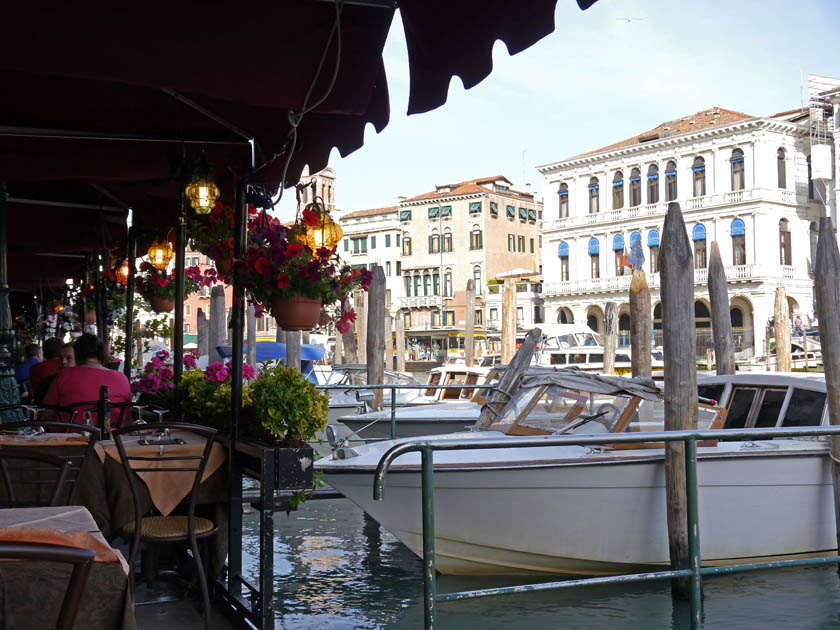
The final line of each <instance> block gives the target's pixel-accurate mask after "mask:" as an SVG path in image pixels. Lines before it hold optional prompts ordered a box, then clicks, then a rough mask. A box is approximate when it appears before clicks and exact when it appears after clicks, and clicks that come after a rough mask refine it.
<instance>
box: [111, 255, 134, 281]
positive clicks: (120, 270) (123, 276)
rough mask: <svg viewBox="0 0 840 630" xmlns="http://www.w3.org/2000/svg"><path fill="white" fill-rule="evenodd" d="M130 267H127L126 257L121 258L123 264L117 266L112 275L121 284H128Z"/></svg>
mask: <svg viewBox="0 0 840 630" xmlns="http://www.w3.org/2000/svg"><path fill="white" fill-rule="evenodd" d="M130 271H131V270H130V269H129V267H128V258H126V259H125V260H123V264H122V265H120V266H119V267H117V269H116V271H114V276H115V277H116V279H117V282H119V283H120V284H121V285H123V286H126V285H127V284H128V274H129V273H130Z"/></svg>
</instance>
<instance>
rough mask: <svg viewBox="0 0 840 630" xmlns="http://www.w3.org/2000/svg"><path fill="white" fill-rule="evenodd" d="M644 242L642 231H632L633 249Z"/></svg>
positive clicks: (631, 246) (631, 242) (631, 247)
mask: <svg viewBox="0 0 840 630" xmlns="http://www.w3.org/2000/svg"><path fill="white" fill-rule="evenodd" d="M641 244H642V233H641V232H631V233H630V249H633V247H635V246H636V245H641Z"/></svg>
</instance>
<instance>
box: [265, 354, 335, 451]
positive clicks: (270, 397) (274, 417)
mask: <svg viewBox="0 0 840 630" xmlns="http://www.w3.org/2000/svg"><path fill="white" fill-rule="evenodd" d="M250 392H251V401H252V405H253V407H254V412H255V414H256V418H257V419H258V420H259V422H260V423H261V424H262V427H263V428H264V429H266V430H267V431H269V432H271V434H272V435H273V436H274V437H275V438H276V439H278V440H280V441H283V442H285V443H286V445H287V446H291V447H300V448H303V447H306V442H307V441H308V440H311V439H312V438H314V437H315V433H317V432H318V431H320V430H322V429H323V428H324V427H326V426H327V412H328V411H329V406H330V399H329V396H328V395H327V394H325V393H323V392H320V391H318V388H317V387H315V384H314V383H313V382H312V381H310V380H309V379H307V378H306V377H305V376H304V375H303V374H301V373H300V371H299V370H296V369H294V368H287V367H285V366H283V365H280V364H277V365H273V366H271V365H268V364H263V370H262V373H261V374H260V375H259V376H257V378H256V379H254V381H253V382H252V383H251V385H250Z"/></svg>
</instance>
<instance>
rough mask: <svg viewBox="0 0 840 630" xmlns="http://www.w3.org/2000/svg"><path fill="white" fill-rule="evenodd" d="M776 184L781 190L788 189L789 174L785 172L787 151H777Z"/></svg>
mask: <svg viewBox="0 0 840 630" xmlns="http://www.w3.org/2000/svg"><path fill="white" fill-rule="evenodd" d="M776 183H777V184H778V186H779V188H787V173H786V171H785V150H784V149H779V150H778V151H776Z"/></svg>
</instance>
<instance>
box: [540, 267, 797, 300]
mask: <svg viewBox="0 0 840 630" xmlns="http://www.w3.org/2000/svg"><path fill="white" fill-rule="evenodd" d="M724 272H725V273H726V279H727V280H728V281H729V282H773V281H779V280H801V281H808V282H810V276H809V275H808V270H807V269H805V268H797V267H794V266H792V265H734V266H731V267H725V268H724ZM630 279H631V276H616V277H610V278H596V279H591V280H590V279H587V280H569V281H566V282H552V283H548V284H546V285H545V286H544V287H543V294H544V295H547V296H552V295H572V294H577V293H581V294H583V293H602V292H612V291H627V290H628V289H629V288H630ZM647 281H648V286H649V287H658V286H659V274H658V273H652V274H648V276H647ZM708 282H709V270H708V269H695V270H694V284H699V285H705V284H708Z"/></svg>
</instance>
